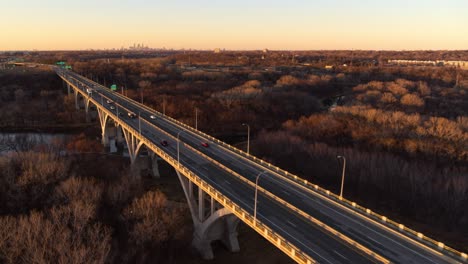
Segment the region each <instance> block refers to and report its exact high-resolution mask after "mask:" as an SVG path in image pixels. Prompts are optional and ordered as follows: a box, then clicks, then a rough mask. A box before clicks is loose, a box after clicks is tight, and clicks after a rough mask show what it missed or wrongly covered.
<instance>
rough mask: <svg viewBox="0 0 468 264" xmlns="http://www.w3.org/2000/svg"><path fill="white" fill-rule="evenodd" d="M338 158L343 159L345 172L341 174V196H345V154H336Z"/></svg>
mask: <svg viewBox="0 0 468 264" xmlns="http://www.w3.org/2000/svg"><path fill="white" fill-rule="evenodd" d="M336 157H337V158H338V159H343V173H342V175H341V190H340V198H343V186H344V178H345V169H346V158H345V157H344V156H336Z"/></svg>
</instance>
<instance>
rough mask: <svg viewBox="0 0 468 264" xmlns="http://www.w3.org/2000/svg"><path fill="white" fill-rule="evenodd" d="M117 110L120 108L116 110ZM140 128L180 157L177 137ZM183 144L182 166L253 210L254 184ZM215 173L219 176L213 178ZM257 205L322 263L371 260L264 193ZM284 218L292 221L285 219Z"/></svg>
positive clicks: (143, 125)
mask: <svg viewBox="0 0 468 264" xmlns="http://www.w3.org/2000/svg"><path fill="white" fill-rule="evenodd" d="M92 97H93V98H94V99H95V100H96V101H98V102H100V96H99V95H98V94H93V95H92ZM102 101H103V102H104V104H103V106H104V107H105V108H106V109H108V110H110V104H107V103H105V99H104V100H102ZM116 110H117V109H115V110H113V111H116ZM124 119H125V121H126V122H127V123H128V124H130V125H131V126H132V127H133V128H134V129H136V130H138V128H139V124H138V119H130V118H124ZM141 130H142V131H143V135H145V136H146V137H147V138H149V139H150V140H151V141H152V142H153V143H155V144H157V145H158V144H159V146H160V143H159V142H160V140H162V139H165V140H167V141H168V143H169V145H168V146H167V147H161V148H163V149H164V150H165V151H166V152H167V153H168V154H170V155H171V156H172V157H174V158H176V157H177V147H176V146H177V144H176V143H177V142H176V141H175V140H174V139H172V138H170V137H168V136H167V135H165V134H164V133H163V132H162V131H158V130H157V129H154V127H152V126H149V125H148V124H146V123H144V122H142V123H141ZM146 131H148V132H146ZM149 131H151V132H149ZM180 147H181V148H180V149H181V161H182V163H183V165H185V166H187V167H188V168H190V169H191V170H192V171H194V172H196V173H197V174H198V175H199V176H200V177H201V178H202V179H204V180H205V181H207V182H209V183H210V184H211V185H212V186H215V187H217V189H218V190H220V191H221V192H222V193H223V194H225V195H226V196H227V197H229V199H231V200H232V201H234V202H235V203H237V204H239V205H241V206H242V207H243V208H245V209H246V210H248V211H249V212H251V213H252V212H253V204H254V201H253V197H254V189H253V188H252V187H251V186H248V185H246V184H245V183H244V182H242V181H240V180H239V179H238V178H236V177H233V176H232V175H230V174H229V173H227V172H225V171H224V170H222V169H220V168H219V167H217V166H215V165H214V164H212V163H210V162H208V161H207V160H206V159H204V158H202V157H200V156H199V155H197V154H196V153H193V152H192V153H191V151H190V150H189V149H186V148H185V147H184V144H181V145H180ZM213 175H216V176H215V177H214V176H213ZM258 208H259V210H258V212H257V217H258V219H259V220H262V221H263V222H264V223H267V225H269V226H270V227H271V228H272V229H273V230H275V231H277V232H278V233H279V234H281V235H282V236H283V237H285V238H287V239H288V240H289V241H291V242H292V243H293V244H296V245H297V244H299V245H298V247H299V248H301V249H302V250H304V252H306V253H307V254H310V256H312V257H314V258H315V259H317V260H318V261H320V262H321V263H348V262H349V261H352V263H368V262H369V260H367V259H366V258H364V257H363V256H361V255H360V254H357V253H356V252H355V251H353V250H352V249H350V248H348V247H347V246H344V245H342V244H341V243H340V242H339V241H337V240H335V239H334V238H333V237H330V236H329V235H328V234H326V233H323V231H321V230H319V229H318V228H317V227H315V226H313V225H311V223H310V222H308V221H304V220H302V219H300V217H298V216H296V217H293V218H291V212H290V211H289V209H287V208H285V207H283V206H281V205H279V204H277V203H276V202H274V201H272V200H271V199H269V198H268V197H266V196H264V195H262V194H260V195H259V199H258ZM260 208H262V209H260ZM289 218H291V219H289ZM284 219H289V220H288V221H286V222H285V221H284ZM298 230H299V231H298ZM304 232H307V236H304Z"/></svg>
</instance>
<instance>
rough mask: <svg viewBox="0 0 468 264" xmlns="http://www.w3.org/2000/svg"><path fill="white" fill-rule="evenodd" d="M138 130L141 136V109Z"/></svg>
mask: <svg viewBox="0 0 468 264" xmlns="http://www.w3.org/2000/svg"><path fill="white" fill-rule="evenodd" d="M138 131H139V132H140V136H141V116H140V111H138Z"/></svg>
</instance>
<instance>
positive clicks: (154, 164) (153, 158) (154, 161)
mask: <svg viewBox="0 0 468 264" xmlns="http://www.w3.org/2000/svg"><path fill="white" fill-rule="evenodd" d="M149 158H150V162H151V174H152V175H153V177H154V178H161V175H160V174H159V165H158V160H159V157H158V155H156V154H155V153H153V152H151V153H150V156H149Z"/></svg>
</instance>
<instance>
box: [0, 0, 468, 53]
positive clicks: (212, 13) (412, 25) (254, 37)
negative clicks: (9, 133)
mask: <svg viewBox="0 0 468 264" xmlns="http://www.w3.org/2000/svg"><path fill="white" fill-rule="evenodd" d="M133 43H143V44H145V45H148V46H150V47H153V48H162V47H166V48H174V49H180V48H185V49H189V48H192V49H213V48H226V49H263V48H268V49H302V50H305V49H395V50H401V49H406V50H412V49H418V50H419V49H468V0H386V1H383V0H282V1H277V0H229V1H224V0H210V1H208V0H0V50H32V49H37V50H54V49H67V50H69V49H90V48H92V49H105V48H120V47H122V46H123V47H128V46H130V45H132V44H133Z"/></svg>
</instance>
